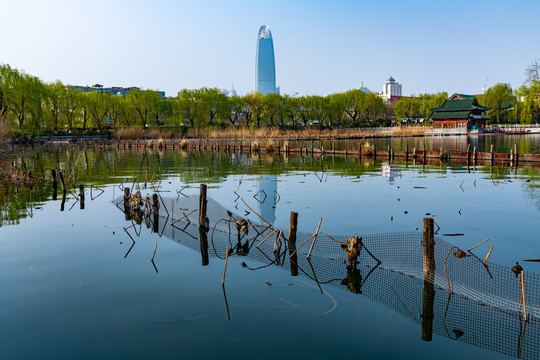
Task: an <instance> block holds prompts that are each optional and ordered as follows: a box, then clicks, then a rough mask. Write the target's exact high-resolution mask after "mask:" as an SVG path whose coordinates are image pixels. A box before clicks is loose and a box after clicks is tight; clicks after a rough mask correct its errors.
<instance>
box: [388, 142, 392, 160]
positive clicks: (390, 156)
mask: <svg viewBox="0 0 540 360" xmlns="http://www.w3.org/2000/svg"><path fill="white" fill-rule="evenodd" d="M390 160H392V152H391V151H390V145H388V161H390Z"/></svg>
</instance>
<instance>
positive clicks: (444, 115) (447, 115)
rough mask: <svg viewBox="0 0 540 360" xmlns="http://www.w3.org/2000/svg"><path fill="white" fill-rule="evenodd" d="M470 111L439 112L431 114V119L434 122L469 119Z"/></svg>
mask: <svg viewBox="0 0 540 360" xmlns="http://www.w3.org/2000/svg"><path fill="white" fill-rule="evenodd" d="M470 113H471V111H470V110H464V111H437V112H434V113H432V114H431V116H430V118H431V119H432V120H443V119H467V118H468V117H469V114H470Z"/></svg>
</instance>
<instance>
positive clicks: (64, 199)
mask: <svg viewBox="0 0 540 360" xmlns="http://www.w3.org/2000/svg"><path fill="white" fill-rule="evenodd" d="M65 204H66V190H64V192H63V193H62V203H61V204H60V211H64V205H65Z"/></svg>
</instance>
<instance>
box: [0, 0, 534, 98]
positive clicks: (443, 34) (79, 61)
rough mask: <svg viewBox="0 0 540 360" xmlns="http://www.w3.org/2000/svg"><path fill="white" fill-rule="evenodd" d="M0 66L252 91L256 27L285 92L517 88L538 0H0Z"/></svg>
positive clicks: (49, 74)
mask: <svg viewBox="0 0 540 360" xmlns="http://www.w3.org/2000/svg"><path fill="white" fill-rule="evenodd" d="M0 9H1V21H0V34H2V42H1V44H0V63H7V64H10V65H11V66H12V67H15V68H19V69H24V70H25V71H26V72H27V73H29V74H32V75H36V76H38V77H40V78H41V79H42V80H44V81H47V82H49V81H54V80H57V79H58V80H61V81H62V82H63V83H65V84H76V85H87V84H88V85H91V84H94V83H96V82H97V83H101V84H104V85H105V86H113V85H117V86H140V87H143V88H149V89H160V90H165V91H166V92H167V95H171V96H172V95H175V94H176V93H177V92H178V91H179V90H180V89H182V88H199V87H202V86H207V87H219V88H230V87H231V84H232V83H233V82H234V87H235V88H236V89H237V91H238V92H239V93H240V94H245V93H247V92H249V91H252V90H253V89H254V87H255V46H256V36H257V32H258V30H259V27H260V26H261V25H263V24H266V25H268V26H270V29H271V30H272V34H273V37H274V48H275V54H276V77H277V85H278V86H281V90H282V93H288V94H293V93H296V92H298V93H299V94H301V95H308V94H325V93H331V92H341V91H345V90H348V89H351V88H358V87H360V86H361V84H362V81H363V82H364V86H366V87H368V88H370V89H371V90H373V91H377V92H380V91H381V89H382V86H383V84H384V82H385V80H386V79H387V78H388V77H389V76H390V75H392V76H393V77H394V78H395V79H396V80H397V81H398V82H400V83H402V84H403V93H404V94H405V95H409V94H419V93H426V92H429V93H432V92H438V91H447V92H449V93H453V92H463V93H480V92H481V90H482V87H483V86H484V84H486V83H488V84H489V85H494V84H496V83H498V82H509V83H510V84H511V85H512V87H514V88H517V87H519V86H520V85H521V84H522V83H523V81H524V70H525V67H526V66H527V65H528V64H529V63H531V62H532V61H533V60H535V59H540V47H539V46H538V45H539V43H540V41H539V39H540V26H539V25H538V18H537V17H538V14H539V13H540V1H538V0H534V1H533V0H531V1H519V0H518V1H512V2H510V1H497V0H494V1H460V0H457V1H435V0H432V1H420V0H416V1H415V0H408V1H391V0H387V1H360V0H357V1H340V0H334V1H317V0H311V1H292V0H290V1H264V2H262V1H256V2H255V1H234V0H231V1H227V2H225V1H204V0H200V1H172V0H161V1H160V0H155V1H138V0H132V1H113V0H109V1H101V0H94V1H72V0H71V1H67V0H66V1H64V0H50V1H31V0H17V1H13V0H0Z"/></svg>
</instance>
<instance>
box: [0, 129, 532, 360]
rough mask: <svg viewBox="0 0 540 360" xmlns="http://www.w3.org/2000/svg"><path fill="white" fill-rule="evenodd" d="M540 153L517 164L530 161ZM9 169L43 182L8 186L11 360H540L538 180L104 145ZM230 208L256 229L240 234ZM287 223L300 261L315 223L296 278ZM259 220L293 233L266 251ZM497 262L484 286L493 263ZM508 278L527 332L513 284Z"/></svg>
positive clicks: (21, 158)
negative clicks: (354, 261)
mask: <svg viewBox="0 0 540 360" xmlns="http://www.w3.org/2000/svg"><path fill="white" fill-rule="evenodd" d="M412 139H413V140H411V141H413V142H414V143H416V141H417V140H414V139H417V138H412ZM407 141H409V140H407ZM449 141H452V140H449ZM527 141H529V140H527ZM524 143H525V142H523V143H521V142H520V144H524ZM498 144H499V145H498V146H501V148H502V147H503V145H501V144H507V146H508V147H509V148H511V147H512V146H513V143H512V142H511V140H508V141H506V140H504V141H503V140H501V141H500V142H499V143H498ZM531 144H532V145H531ZM531 144H530V145H520V147H523V148H525V147H526V146H529V148H530V149H531V151H533V150H534V149H537V147H536V146H537V145H535V142H534V141H533V142H531ZM409 146H411V145H409ZM432 146H434V147H437V146H438V145H436V144H434V145H432ZM446 146H448V145H446ZM458 146H459V147H460V148H461V147H463V144H461V143H460V144H459V145H458ZM465 146H466V144H465ZM397 150H398V149H397V146H396V151H397ZM448 150H451V149H450V146H448ZM501 151H502V150H501ZM534 151H536V150H534ZM521 152H522V153H524V151H521ZM15 160H16V161H17V166H18V168H19V169H27V170H32V172H33V174H39V175H40V176H42V179H41V180H40V182H39V184H38V185H37V186H35V187H34V188H33V189H32V190H30V189H28V188H16V187H14V186H12V185H8V184H7V183H3V184H1V185H0V187H1V189H0V204H1V205H0V216H1V218H0V225H1V227H0V274H1V275H0V281H1V283H2V287H3V291H2V295H1V296H0V299H1V300H0V305H1V308H0V309H1V310H0V314H1V316H2V319H3V323H4V326H2V328H1V330H0V339H1V348H2V358H6V359H31V358H36V357H39V358H54V359H63V358H66V359H67V358H70V359H71V358H79V359H94V358H104V359H109V358H110V359H116V358H149V357H152V358H178V357H184V358H194V357H199V358H204V359H213V358H216V359H217V358H220V359H222V358H241V359H243V358H261V359H267V358H268V359H270V358H276V357H283V358H309V357H311V358H317V359H318V358H336V357H343V356H354V357H364V358H405V359H409V358H410V359H423V358H425V359H428V358H434V357H437V358H444V359H450V358H455V357H460V358H464V359H478V358H489V359H494V358H507V357H514V358H518V357H520V358H526V359H535V358H538V357H539V356H540V341H539V340H540V339H539V338H540V331H539V329H540V324H539V318H538V317H539V312H538V299H534V297H535V296H536V295H537V294H538V292H539V288H538V286H537V284H538V274H540V263H538V262H524V261H523V260H526V259H537V258H540V238H539V236H538V231H537V229H538V217H539V214H540V170H538V169H536V168H518V169H513V168H510V167H507V166H494V167H489V166H479V167H477V168H476V169H472V168H469V169H467V167H466V166H462V165H452V164H450V165H445V164H443V163H441V164H437V165H428V166H421V165H414V163H412V162H409V163H405V162H402V161H395V162H392V163H388V162H386V161H373V160H370V159H366V158H363V159H357V158H356V159H355V158H342V157H337V156H336V157H332V156H328V157H324V158H321V157H317V156H316V157H311V156H291V157H286V156H251V157H250V156H248V155H247V154H242V155H239V154H225V153H211V152H179V151H157V150H154V151H119V150H116V149H114V148H112V147H94V148H89V149H87V150H75V149H71V148H69V147H67V148H66V147H64V148H58V149H47V150H45V149H41V150H40V149H38V151H36V149H33V150H27V151H20V152H18V153H17V154H15ZM51 169H56V170H62V171H63V174H64V178H65V180H66V184H67V187H68V188H69V189H70V192H68V193H67V194H66V198H65V201H62V194H61V193H62V191H61V185H60V184H59V185H58V187H59V189H58V196H57V199H56V200H53V196H52V193H53V186H52V182H51V174H50V171H51ZM145 183H146V186H145ZM201 183H203V184H207V185H208V197H209V201H208V218H209V225H210V229H209V231H208V232H205V231H203V233H201V232H200V231H199V228H198V225H197V216H198V215H197V214H198V211H195V212H194V213H192V214H189V213H190V212H191V211H193V210H197V208H198V195H199V186H200V184H201ZM79 184H83V185H84V189H85V202H84V206H81V201H80V199H78V197H79V195H78V194H79V190H78V189H79ZM124 188H129V189H130V191H131V192H132V193H134V192H136V191H141V193H142V195H143V201H144V199H145V197H146V195H148V196H149V197H151V196H152V194H154V193H155V191H154V190H159V192H158V194H159V195H160V200H159V201H160V209H159V217H155V216H154V215H155V214H153V215H148V216H146V215H143V216H142V217H138V215H137V214H139V215H140V213H137V212H135V213H134V212H132V211H131V208H129V209H126V208H124V202H123V200H122V196H123V193H124ZM126 210H127V211H126ZM227 210H229V211H230V212H231V213H232V215H230V216H232V218H237V217H243V218H246V219H248V220H250V221H251V222H252V223H253V224H254V226H252V227H251V228H250V229H249V231H248V233H247V234H244V233H243V232H241V233H240V234H239V232H238V231H237V230H236V228H235V227H234V223H232V225H231V223H230V222H228V220H230V219H229V218H228V216H229V215H227V214H226V211H227ZM291 211H296V212H298V231H299V236H298V242H297V245H298V246H300V244H301V242H303V241H304V240H307V239H308V238H309V236H310V235H311V234H314V233H315V232H316V231H317V228H318V226H319V224H320V232H321V235H319V237H318V240H317V242H316V243H315V244H314V246H313V248H314V249H313V255H312V256H311V259H310V261H307V260H306V253H307V252H308V251H309V246H310V245H311V243H310V242H307V244H306V245H305V246H304V247H302V248H301V249H299V250H298V253H297V255H298V260H297V261H296V263H293V262H292V261H290V259H289V256H288V255H290V252H287V251H286V250H287V247H286V242H285V239H286V238H287V236H286V235H287V233H288V230H289V219H290V213H291ZM424 218H433V219H434V220H435V223H436V227H438V228H440V229H439V230H438V232H437V234H436V240H435V241H436V265H435V266H436V270H435V272H436V275H435V277H436V279H438V280H437V281H435V284H431V285H430V284H429V283H427V282H426V281H425V280H426V279H425V278H424V274H425V272H424V273H423V271H422V243H421V240H422V226H423V219H424ZM186 219H190V221H191V222H188V221H186ZM321 219H322V220H321ZM266 222H268V223H270V224H271V226H272V227H271V229H278V230H280V231H283V232H284V236H281V235H280V234H281V233H280V232H276V233H274V235H271V236H269V237H268V239H267V240H265V242H264V243H263V244H260V242H261V241H262V240H263V238H266V234H270V232H269V230H264V231H266V232H264V231H263V230H262V229H264V228H265V227H266V228H268V225H267V224H266ZM173 225H174V226H173ZM229 226H230V227H231V228H232V230H231V231H230V232H229V230H228V228H229ZM259 232H261V234H262V235H258V233H259ZM322 232H324V233H325V234H327V235H329V236H326V235H324V236H323V235H322ZM276 235H277V236H276ZM352 235H361V236H363V238H364V239H365V243H364V246H365V249H367V250H371V252H372V253H373V255H374V256H370V255H369V254H367V253H366V251H364V252H362V256H361V258H360V263H359V264H358V267H357V268H354V269H350V268H347V261H346V253H345V252H344V251H343V250H342V249H341V247H340V246H339V244H338V243H337V241H344V240H345V239H347V237H349V236H352ZM239 236H240V238H241V240H240V241H239V242H238V237H239ZM280 236H281V237H282V238H283V241H282V239H281V238H280ZM330 237H332V238H333V239H334V240H336V241H333V240H332V238H330ZM131 238H133V241H132V240H131ZM488 238H489V239H490V240H489V241H487V242H486V243H484V244H482V245H480V246H478V247H477V248H475V249H474V250H471V251H472V252H473V253H474V254H476V256H477V257H478V258H480V261H479V262H477V261H476V260H475V259H474V258H473V257H472V256H468V257H467V258H465V259H464V261H467V262H466V263H463V264H466V265H464V267H462V268H460V267H459V266H461V265H459V264H461V263H458V262H457V261H458V260H453V259H455V257H452V259H450V260H447V259H445V256H447V257H448V254H451V253H450V250H451V249H452V246H456V247H458V248H460V249H463V250H467V249H470V248H472V247H473V246H475V245H477V244H479V243H481V242H482V241H484V240H486V239H488ZM246 244H247V245H246ZM257 245H260V247H257ZM491 246H493V248H492V251H490V250H489V249H490V248H491ZM439 249H440V250H439ZM227 250H229V253H228V254H229V255H228V256H227ZM443 250H444V251H443ZM447 251H448V252H447ZM451 251H454V250H451ZM488 251H490V254H489V256H488V257H489V262H486V264H488V266H487V269H488V270H490V273H489V275H490V276H492V277H489V276H488V272H487V271H486V272H484V265H483V264H482V262H483V260H484V258H486V256H487V253H488ZM276 254H277V255H276ZM274 255H276V256H275V257H274ZM152 258H153V261H151V259H152ZM225 258H227V260H225ZM375 258H380V261H381V263H380V264H378V263H377V261H375ZM225 261H227V268H226V275H225V282H224V286H223V287H222V279H223V276H224V267H225ZM443 261H444V264H445V265H447V263H446V261H448V270H449V272H450V275H449V277H450V279H449V281H450V280H451V281H452V282H451V286H452V289H453V290H454V293H453V294H452V295H450V292H449V291H448V289H447V288H445V286H446V280H445V272H444V266H443ZM516 261H519V262H520V264H521V266H523V268H524V269H525V273H524V274H525V291H526V292H527V295H526V299H527V301H526V303H527V311H528V314H529V315H528V322H524V321H523V320H522V318H523V316H522V312H521V311H522V310H520V309H521V305H519V304H518V303H519V302H520V297H519V296H520V294H521V293H520V283H519V279H518V277H517V276H516V277H515V278H514V274H512V273H511V272H509V269H510V267H511V266H513V265H514V264H515V262H516ZM450 264H451V265H450ZM473 264H476V265H473ZM463 269H469V270H467V271H470V273H467V272H463V271H465V270H463ZM499 273H500V274H501V275H498V274H499ZM291 275H296V276H291ZM514 279H515V281H514Z"/></svg>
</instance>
